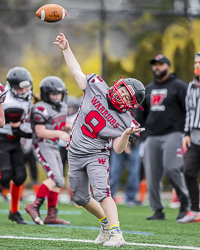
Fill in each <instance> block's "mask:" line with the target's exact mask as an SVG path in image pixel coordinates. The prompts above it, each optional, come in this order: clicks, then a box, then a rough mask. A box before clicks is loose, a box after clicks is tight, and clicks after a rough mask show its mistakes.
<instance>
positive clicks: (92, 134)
mask: <svg viewBox="0 0 200 250" xmlns="http://www.w3.org/2000/svg"><path fill="white" fill-rule="evenodd" d="M54 44H56V45H58V46H59V47H60V48H61V49H62V50H63V55H64V58H65V61H66V64H67V66H68V68H69V70H70V72H71V74H72V75H73V77H74V79H75V81H76V82H77V84H78V86H79V87H80V88H81V89H82V90H83V92H84V98H83V102H82V104H81V107H80V109H79V113H78V115H77V118H76V120H75V122H74V125H73V129H72V134H71V139H70V144H69V147H68V153H69V154H68V159H69V171H68V178H69V183H70V187H71V191H72V194H73V200H74V202H75V203H76V204H78V205H79V206H83V207H84V208H85V209H86V210H88V211H89V212H90V213H91V214H93V215H94V216H96V217H97V218H98V219H99V222H100V233H99V235H98V236H97V238H96V239H95V241H94V243H95V244H101V243H103V245H104V246H113V247H115V246H123V245H125V244H126V241H125V240H124V238H123V236H122V232H121V231H120V227H119V221H118V212H117V207H116V205H115V202H114V201H113V199H112V197H111V195H110V186H109V151H108V143H109V140H110V139H114V142H113V148H114V150H115V151H116V153H118V154H120V153H122V152H123V150H124V149H125V147H126V145H127V143H128V140H133V139H134V137H135V136H136V135H135V133H139V132H140V131H141V128H139V124H138V123H137V121H136V120H135V119H134V118H133V115H132V112H131V110H132V109H134V108H139V107H140V104H141V103H142V101H143V100H144V96H145V88H144V86H143V84H142V83H141V82H140V81H138V80H136V79H134V78H126V79H123V78H121V79H119V80H118V81H117V82H116V83H114V85H113V86H112V87H111V88H109V87H108V85H107V84H106V82H105V81H104V80H103V79H102V78H101V77H100V76H98V75H97V74H89V75H85V74H84V73H83V72H82V70H81V67H80V65H79V63H78V62H77V60H76V58H75V56H74V54H73V53H72V51H71V49H70V47H69V42H68V40H67V39H66V38H65V35H64V34H63V33H61V34H60V35H58V36H57V38H56V42H54ZM132 124H134V125H135V126H132ZM90 185H91V186H92V189H93V195H94V198H95V199H93V198H92V197H91V194H90Z"/></svg>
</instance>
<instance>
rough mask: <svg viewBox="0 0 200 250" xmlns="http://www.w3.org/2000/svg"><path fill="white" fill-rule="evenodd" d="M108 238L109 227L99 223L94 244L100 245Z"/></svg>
mask: <svg viewBox="0 0 200 250" xmlns="http://www.w3.org/2000/svg"><path fill="white" fill-rule="evenodd" d="M108 238H109V225H108V223H107V224H104V223H100V233H99V235H98V236H97V238H96V239H95V241H94V244H101V243H103V242H105V241H106V240H108Z"/></svg>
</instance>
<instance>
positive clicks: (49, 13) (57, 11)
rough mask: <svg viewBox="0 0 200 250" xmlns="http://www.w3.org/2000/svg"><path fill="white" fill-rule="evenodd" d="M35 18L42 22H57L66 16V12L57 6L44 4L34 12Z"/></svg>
mask: <svg viewBox="0 0 200 250" xmlns="http://www.w3.org/2000/svg"><path fill="white" fill-rule="evenodd" d="M36 16H37V17H38V18H39V19H41V20H42V21H44V22H58V21H60V20H62V19H64V18H65V17H66V16H67V11H66V10H65V9H64V8H63V7H62V6H60V5H58V4H46V5H43V6H42V7H40V8H39V9H38V10H37V11H36Z"/></svg>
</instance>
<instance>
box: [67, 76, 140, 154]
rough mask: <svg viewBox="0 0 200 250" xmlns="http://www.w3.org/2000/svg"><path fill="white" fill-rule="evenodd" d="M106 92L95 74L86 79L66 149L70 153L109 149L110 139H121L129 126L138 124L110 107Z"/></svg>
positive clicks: (96, 151)
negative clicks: (82, 96) (119, 137)
mask: <svg viewBox="0 0 200 250" xmlns="http://www.w3.org/2000/svg"><path fill="white" fill-rule="evenodd" d="M108 88H109V87H108V85H107V84H106V82H105V81H103V79H102V78H100V77H99V76H98V75H97V74H91V75H87V87H86V89H85V90H84V98H83V102H82V104H81V106H80V108H79V112H78V115H77V117H76V119H75V121H74V126H73V129H72V134H71V140H70V144H69V147H68V150H69V152H70V153H73V154H77V155H81V154H90V153H98V152H101V151H102V150H105V149H107V148H108V143H109V141H110V139H113V138H116V137H118V136H121V134H122V133H123V132H124V130H125V129H126V128H128V127H131V125H132V122H134V123H137V122H136V121H135V120H134V118H133V117H132V116H131V115H130V114H129V113H128V112H127V113H119V112H117V111H115V110H114V109H112V108H110V107H109V106H110V104H109V103H108V100H107V93H108Z"/></svg>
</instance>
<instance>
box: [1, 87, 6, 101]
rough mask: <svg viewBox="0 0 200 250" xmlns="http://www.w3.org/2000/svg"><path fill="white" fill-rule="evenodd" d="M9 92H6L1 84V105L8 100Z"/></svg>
mask: <svg viewBox="0 0 200 250" xmlns="http://www.w3.org/2000/svg"><path fill="white" fill-rule="evenodd" d="M6 93H7V91H5V90H4V86H3V84H1V83H0V103H3V102H4V101H5V99H6Z"/></svg>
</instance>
